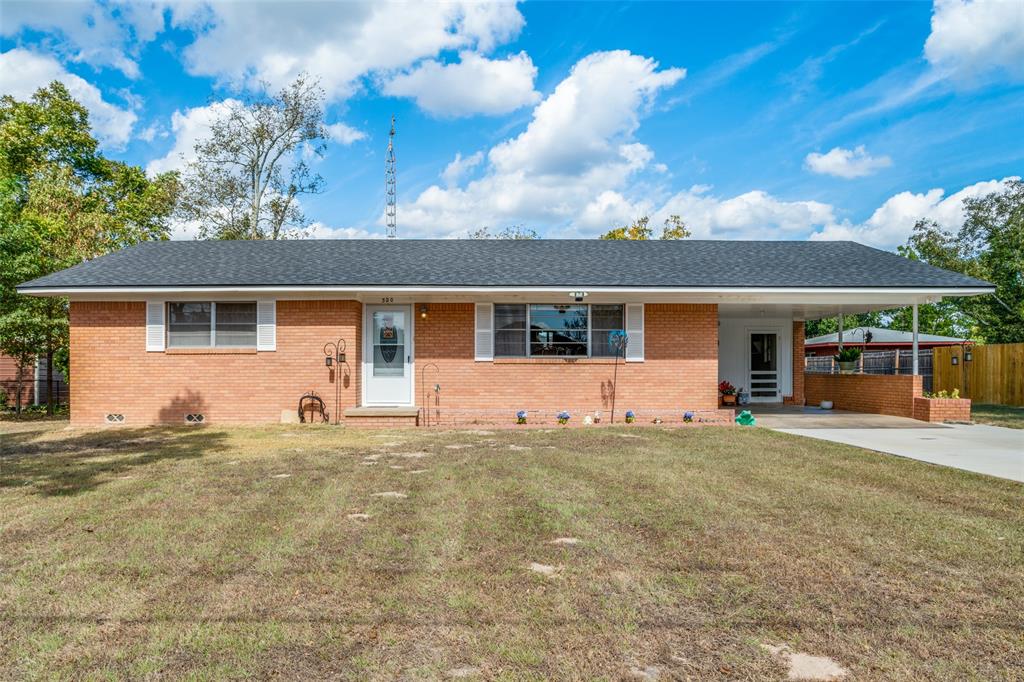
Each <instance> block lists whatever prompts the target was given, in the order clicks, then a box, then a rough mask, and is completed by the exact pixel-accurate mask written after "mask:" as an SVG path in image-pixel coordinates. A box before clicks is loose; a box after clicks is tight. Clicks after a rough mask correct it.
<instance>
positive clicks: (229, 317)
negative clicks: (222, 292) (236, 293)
mask: <svg viewBox="0 0 1024 682" xmlns="http://www.w3.org/2000/svg"><path fill="white" fill-rule="evenodd" d="M255 345H256V303H255V302H254V301H225V302H220V303H218V302H213V301H200V302H191V301H190V302H185V303H178V302H173V303H168V304H167V347H168V348H208V347H214V346H215V347H226V348H239V347H242V348H245V347H254V346H255Z"/></svg>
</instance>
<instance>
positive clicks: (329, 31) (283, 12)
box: [172, 0, 524, 100]
mask: <svg viewBox="0 0 1024 682" xmlns="http://www.w3.org/2000/svg"><path fill="white" fill-rule="evenodd" d="M172 23H173V24H174V25H175V26H176V27H179V28H187V29H191V30H192V31H194V32H195V33H196V39H195V41H194V42H193V43H192V44H191V45H190V46H188V47H187V48H186V49H185V52H184V59H185V64H186V67H187V69H188V71H189V72H190V73H191V74H193V75H198V76H212V77H215V78H217V79H219V80H220V81H222V82H227V83H231V84H234V85H238V86H246V87H253V86H256V85H258V84H259V83H260V82H261V81H266V82H268V83H269V84H270V85H271V86H272V87H273V88H280V87H283V86H284V85H286V84H287V83H288V82H290V81H291V80H292V79H293V78H294V77H295V75H296V74H298V73H299V72H302V71H305V72H308V73H310V74H313V75H315V76H319V77H320V78H321V83H322V85H323V87H324V89H325V90H326V92H327V95H328V97H329V98H330V99H332V100H335V99H343V98H346V97H348V96H350V95H351V94H353V93H354V92H355V91H356V90H358V88H359V87H360V79H361V78H362V77H364V76H366V75H368V74H376V73H380V74H386V73H388V72H390V71H394V70H401V69H406V68H409V67H410V66H411V65H413V64H415V63H416V62H417V61H419V60H421V59H426V58H433V57H435V56H436V55H437V54H438V53H439V52H441V51H443V50H462V49H474V48H475V49H476V50H478V51H481V52H486V51H488V50H491V49H493V48H494V46H495V45H497V44H500V43H503V42H506V41H508V40H510V39H511V38H513V37H515V35H517V34H518V32H519V30H520V29H521V28H522V26H523V23H524V22H523V17H522V15H521V14H520V13H519V10H518V9H517V8H516V6H515V3H514V2H509V1H508V0H505V1H503V2H493V3H492V2H487V3H477V2H468V1H467V2H446V3H390V2H344V3H314V2H302V3H291V2H279V3H266V2H260V3H245V2H231V3H220V4H216V5H205V4H203V5H190V6H187V7H182V6H176V7H175V8H174V9H173V22H172Z"/></svg>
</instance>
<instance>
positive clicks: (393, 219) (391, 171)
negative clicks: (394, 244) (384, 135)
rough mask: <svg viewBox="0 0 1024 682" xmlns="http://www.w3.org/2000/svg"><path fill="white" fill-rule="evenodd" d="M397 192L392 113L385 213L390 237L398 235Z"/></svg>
mask: <svg viewBox="0 0 1024 682" xmlns="http://www.w3.org/2000/svg"><path fill="white" fill-rule="evenodd" d="M396 199H397V195H396V193H395V116H394V114H392V115H391V132H390V133H388V151H387V154H385V155H384V200H385V207H384V214H385V215H386V216H387V223H388V239H394V238H395V237H397V236H398V228H397V227H396V225H397V218H398V206H397V204H396Z"/></svg>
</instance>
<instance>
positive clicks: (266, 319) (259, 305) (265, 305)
mask: <svg viewBox="0 0 1024 682" xmlns="http://www.w3.org/2000/svg"><path fill="white" fill-rule="evenodd" d="M256 350H277V301H275V300H274V299H272V298H261V299H260V300H258V301H256Z"/></svg>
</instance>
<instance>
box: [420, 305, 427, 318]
mask: <svg viewBox="0 0 1024 682" xmlns="http://www.w3.org/2000/svg"><path fill="white" fill-rule="evenodd" d="M420 318H421V319H424V320H425V319H427V304H426V303H424V304H423V305H421V306H420Z"/></svg>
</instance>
